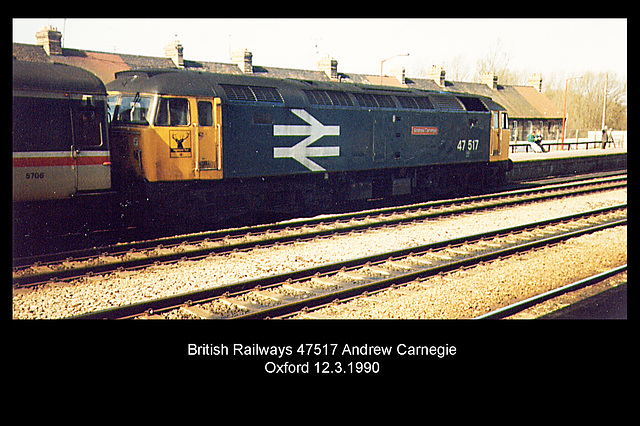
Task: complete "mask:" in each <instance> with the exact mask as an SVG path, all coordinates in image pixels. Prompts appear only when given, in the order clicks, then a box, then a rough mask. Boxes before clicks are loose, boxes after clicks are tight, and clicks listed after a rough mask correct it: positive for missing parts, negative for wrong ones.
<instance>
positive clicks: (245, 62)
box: [231, 48, 253, 74]
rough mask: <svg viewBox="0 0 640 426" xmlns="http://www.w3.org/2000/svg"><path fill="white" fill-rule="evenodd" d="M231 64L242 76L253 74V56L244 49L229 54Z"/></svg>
mask: <svg viewBox="0 0 640 426" xmlns="http://www.w3.org/2000/svg"><path fill="white" fill-rule="evenodd" d="M231 62H233V63H234V64H236V65H237V66H238V68H240V71H242V72H243V73H244V74H252V73H253V54H252V53H251V52H250V51H249V50H248V49H246V48H242V49H238V50H235V51H233V52H232V53H231Z"/></svg>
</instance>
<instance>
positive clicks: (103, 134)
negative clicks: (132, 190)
mask: <svg viewBox="0 0 640 426" xmlns="http://www.w3.org/2000/svg"><path fill="white" fill-rule="evenodd" d="M105 105H106V104H105V100H97V99H96V98H95V97H92V96H88V97H84V98H83V99H82V101H75V102H74V106H73V107H72V112H71V116H72V121H73V146H72V148H71V155H72V157H73V158H74V160H75V169H76V182H77V184H76V186H77V188H78V191H97V190H104V189H109V188H110V187H111V160H110V158H111V157H110V154H109V146H108V141H107V129H106V120H105V114H106V109H105V108H106V106H105Z"/></svg>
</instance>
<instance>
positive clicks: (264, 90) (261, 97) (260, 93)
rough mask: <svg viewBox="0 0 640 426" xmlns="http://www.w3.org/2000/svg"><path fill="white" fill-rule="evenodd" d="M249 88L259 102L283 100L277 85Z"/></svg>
mask: <svg viewBox="0 0 640 426" xmlns="http://www.w3.org/2000/svg"><path fill="white" fill-rule="evenodd" d="M249 88H250V89H251V91H253V94H254V95H255V97H256V100H257V101H258V102H280V103H282V102H283V100H282V96H280V93H279V92H278V90H277V89H276V88H275V87H260V86H250V87H249Z"/></svg>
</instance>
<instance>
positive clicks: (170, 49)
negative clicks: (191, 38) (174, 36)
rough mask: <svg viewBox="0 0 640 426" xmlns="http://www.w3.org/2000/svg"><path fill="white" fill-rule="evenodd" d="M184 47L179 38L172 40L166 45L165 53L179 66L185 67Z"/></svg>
mask: <svg viewBox="0 0 640 426" xmlns="http://www.w3.org/2000/svg"><path fill="white" fill-rule="evenodd" d="M183 52H184V48H183V47H182V44H180V42H179V41H178V40H175V41H172V42H171V43H169V44H167V45H166V46H165V47H164V55H165V56H166V57H167V58H171V60H172V61H173V63H174V64H175V66H176V67H178V68H184V56H183Z"/></svg>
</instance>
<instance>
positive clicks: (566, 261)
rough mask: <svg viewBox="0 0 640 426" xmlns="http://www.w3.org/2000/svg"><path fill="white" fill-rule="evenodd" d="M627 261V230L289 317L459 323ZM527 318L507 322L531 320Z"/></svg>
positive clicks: (575, 240)
mask: <svg viewBox="0 0 640 426" xmlns="http://www.w3.org/2000/svg"><path fill="white" fill-rule="evenodd" d="M625 263H627V227H626V226H622V227H617V228H612V229H607V230H604V231H599V232H595V233H593V234H588V235H584V236H581V237H577V238H572V239H570V240H568V241H566V242H563V243H561V244H557V245H554V246H551V247H545V248H542V249H539V250H535V251H531V252H527V253H522V254H518V255H516V256H511V257H509V258H506V259H500V260H496V261H492V262H487V263H484V264H482V265H479V266H475V267H472V268H468V269H465V270H462V271H456V272H452V273H448V274H443V275H437V276H435V277H432V278H429V279H426V280H424V281H419V282H413V283H410V284H409V285H407V286H405V287H401V288H399V289H398V290H395V289H389V290H384V291H381V292H378V293H376V294H375V295H373V296H372V297H365V298H358V299H354V300H352V301H349V302H346V303H341V304H334V305H330V306H327V307H325V308H322V309H319V310H317V311H314V312H312V313H310V314H309V315H305V314H300V315H297V316H296V317H294V318H326V319H370V318H376V319H378V318H379V319H388V318H406V319H464V318H473V317H476V316H478V315H482V314H484V313H487V312H490V311H493V310H495V309H498V308H500V307H504V306H508V305H510V304H512V303H515V302H516V301H519V300H523V299H526V298H529V297H532V296H535V295H537V294H541V293H544V292H546V291H549V290H552V289H554V288H558V287H562V286H564V285H567V284H571V283H573V282H575V281H578V280H580V279H583V278H586V277H589V276H592V275H595V274H598V273H600V272H605V271H607V270H609V269H612V268H614V267H616V266H620V265H623V264H625ZM532 317H533V316H532V315H531V314H530V313H529V315H527V316H525V315H520V316H515V315H514V316H513V318H532Z"/></svg>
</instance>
